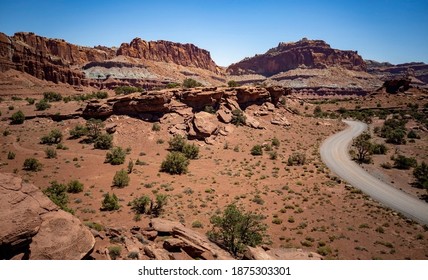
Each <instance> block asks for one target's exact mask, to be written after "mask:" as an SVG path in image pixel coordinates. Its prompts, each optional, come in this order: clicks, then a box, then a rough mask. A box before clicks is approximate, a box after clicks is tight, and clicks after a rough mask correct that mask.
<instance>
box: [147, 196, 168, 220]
mask: <svg viewBox="0 0 428 280" xmlns="http://www.w3.org/2000/svg"><path fill="white" fill-rule="evenodd" d="M167 202H168V196H167V195H166V194H156V203H155V204H153V203H152V205H153V207H152V209H151V214H152V215H154V216H156V217H157V216H159V215H160V214H161V213H162V211H163V208H164V206H165V205H166V204H167Z"/></svg>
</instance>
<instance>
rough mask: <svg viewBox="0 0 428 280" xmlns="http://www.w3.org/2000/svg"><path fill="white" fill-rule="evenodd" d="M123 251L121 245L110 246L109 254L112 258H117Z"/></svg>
mask: <svg viewBox="0 0 428 280" xmlns="http://www.w3.org/2000/svg"><path fill="white" fill-rule="evenodd" d="M121 252H122V248H121V247H120V246H110V247H108V254H109V256H110V258H111V259H112V260H116V259H117V258H118V257H119V256H120V253H121Z"/></svg>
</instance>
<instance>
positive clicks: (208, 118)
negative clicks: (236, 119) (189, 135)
mask: <svg viewBox="0 0 428 280" xmlns="http://www.w3.org/2000/svg"><path fill="white" fill-rule="evenodd" d="M193 125H194V129H195V132H196V135H197V137H202V138H205V137H209V136H211V135H212V134H214V133H216V132H217V130H218V123H217V118H216V116H215V115H213V114H210V113H207V112H199V113H196V114H195V115H194V117H193Z"/></svg>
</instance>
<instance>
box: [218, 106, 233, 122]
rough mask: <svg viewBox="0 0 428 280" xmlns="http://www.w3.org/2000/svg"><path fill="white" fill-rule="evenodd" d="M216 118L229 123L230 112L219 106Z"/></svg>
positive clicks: (230, 119)
mask: <svg viewBox="0 0 428 280" xmlns="http://www.w3.org/2000/svg"><path fill="white" fill-rule="evenodd" d="M217 116H218V119H219V120H220V121H222V122H224V123H230V122H231V121H232V116H233V115H232V112H231V111H230V110H227V109H226V108H221V109H220V110H218V111H217Z"/></svg>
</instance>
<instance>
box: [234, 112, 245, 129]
mask: <svg viewBox="0 0 428 280" xmlns="http://www.w3.org/2000/svg"><path fill="white" fill-rule="evenodd" d="M245 122H246V117H245V115H244V113H243V112H242V111H241V110H239V109H235V110H233V111H232V120H231V123H233V124H234V125H236V126H240V125H244V124H245Z"/></svg>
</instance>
